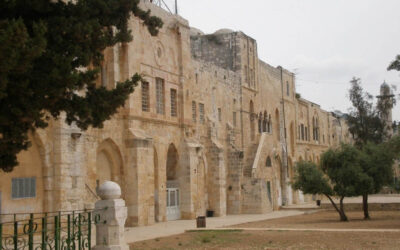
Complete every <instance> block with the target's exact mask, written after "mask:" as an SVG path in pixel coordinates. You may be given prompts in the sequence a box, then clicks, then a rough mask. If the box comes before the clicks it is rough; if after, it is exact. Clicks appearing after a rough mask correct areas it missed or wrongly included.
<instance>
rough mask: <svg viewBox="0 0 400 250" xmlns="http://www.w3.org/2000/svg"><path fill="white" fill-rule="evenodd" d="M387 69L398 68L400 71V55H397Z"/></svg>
mask: <svg viewBox="0 0 400 250" xmlns="http://www.w3.org/2000/svg"><path fill="white" fill-rule="evenodd" d="M387 70H397V71H400V55H397V56H396V58H395V59H394V60H393V62H391V63H390V65H389V66H388V68H387Z"/></svg>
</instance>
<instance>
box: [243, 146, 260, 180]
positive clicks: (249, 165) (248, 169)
mask: <svg viewBox="0 0 400 250" xmlns="http://www.w3.org/2000/svg"><path fill="white" fill-rule="evenodd" d="M257 149H258V143H254V144H252V145H251V146H250V147H249V151H248V152H249V153H248V154H247V156H246V161H245V164H244V169H243V175H244V176H246V177H251V173H252V171H253V163H254V159H255V157H256V153H257Z"/></svg>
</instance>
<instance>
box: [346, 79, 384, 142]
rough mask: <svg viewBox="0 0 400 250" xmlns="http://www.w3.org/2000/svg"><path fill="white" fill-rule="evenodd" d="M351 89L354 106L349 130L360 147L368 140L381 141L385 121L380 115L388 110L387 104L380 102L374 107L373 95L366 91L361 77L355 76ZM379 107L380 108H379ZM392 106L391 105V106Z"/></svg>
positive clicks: (348, 120) (349, 120)
mask: <svg viewBox="0 0 400 250" xmlns="http://www.w3.org/2000/svg"><path fill="white" fill-rule="evenodd" d="M350 82H351V88H350V90H349V97H350V101H351V103H352V105H353V108H352V109H351V111H350V115H349V116H348V119H347V123H348V125H349V131H350V133H351V134H352V135H353V137H354V140H355V144H356V145H357V146H358V147H362V145H364V144H366V143H367V142H369V141H370V142H374V143H380V142H382V141H383V139H384V138H385V133H386V131H385V121H383V120H382V119H381V117H380V115H381V114H382V112H386V111H387V108H389V107H387V106H385V105H383V104H380V102H379V104H378V105H379V106H376V107H374V105H373V96H372V95H371V94H369V93H368V92H365V91H364V90H363V88H362V86H361V81H360V79H359V78H353V79H352V80H351V81H350ZM378 107H379V108H378ZM390 108H391V107H390Z"/></svg>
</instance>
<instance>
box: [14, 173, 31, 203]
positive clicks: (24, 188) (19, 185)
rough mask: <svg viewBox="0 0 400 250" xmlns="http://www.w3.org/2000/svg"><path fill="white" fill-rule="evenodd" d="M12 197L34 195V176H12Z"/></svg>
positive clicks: (18, 197)
mask: <svg viewBox="0 0 400 250" xmlns="http://www.w3.org/2000/svg"><path fill="white" fill-rule="evenodd" d="M11 186H12V187H11V188H12V192H11V197H12V199H21V198H34V197H36V177H30V178H12V180H11Z"/></svg>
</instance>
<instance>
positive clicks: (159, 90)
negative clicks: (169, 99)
mask: <svg viewBox="0 0 400 250" xmlns="http://www.w3.org/2000/svg"><path fill="white" fill-rule="evenodd" d="M156 97H157V114H164V103H165V101H164V79H161V78H156Z"/></svg>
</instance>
